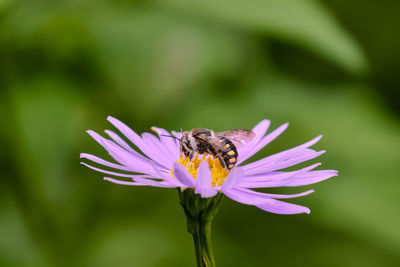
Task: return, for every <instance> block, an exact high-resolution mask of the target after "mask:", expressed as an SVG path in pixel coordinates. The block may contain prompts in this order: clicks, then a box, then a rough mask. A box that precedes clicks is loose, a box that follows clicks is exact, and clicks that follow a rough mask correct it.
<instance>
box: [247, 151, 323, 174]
mask: <svg viewBox="0 0 400 267" xmlns="http://www.w3.org/2000/svg"><path fill="white" fill-rule="evenodd" d="M323 153H325V150H322V151H318V152H313V153H306V154H305V155H300V156H298V157H294V158H291V159H288V160H285V161H278V162H271V163H269V164H265V165H264V166H259V167H253V168H251V167H249V166H248V165H246V166H243V168H244V172H245V173H246V174H247V175H254V174H262V173H265V172H271V171H276V170H280V169H285V168H288V167H291V166H294V165H297V164H299V163H301V162H304V161H307V160H310V159H314V158H316V157H318V156H320V155H322V154H323ZM249 165H250V164H249ZM245 167H247V168H245Z"/></svg>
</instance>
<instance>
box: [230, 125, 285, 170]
mask: <svg viewBox="0 0 400 267" xmlns="http://www.w3.org/2000/svg"><path fill="white" fill-rule="evenodd" d="M288 126H289V123H285V124H283V125H281V126H279V127H278V128H277V129H275V130H274V131H272V132H271V133H269V134H267V135H266V136H265V137H264V138H262V139H261V140H260V141H259V142H258V143H257V144H256V145H255V146H253V147H252V148H251V149H249V150H248V151H247V152H246V153H244V154H243V155H240V154H239V158H238V164H240V163H242V162H243V161H245V160H246V159H248V158H250V157H251V156H253V155H254V154H256V153H257V152H258V151H259V150H261V149H262V148H263V147H265V146H266V145H267V144H269V143H271V142H272V141H273V140H274V139H275V138H277V137H278V136H279V135H280V134H281V133H282V132H284V131H285V130H286V128H287V127H288Z"/></svg>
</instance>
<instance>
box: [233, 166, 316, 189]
mask: <svg viewBox="0 0 400 267" xmlns="http://www.w3.org/2000/svg"><path fill="white" fill-rule="evenodd" d="M320 165H321V163H316V164H313V165H311V166H308V167H305V168H302V169H300V170H297V171H291V172H269V173H265V174H257V175H247V174H246V175H245V176H244V177H243V178H242V181H241V183H240V186H241V187H246V188H262V187H271V186H272V187H274V186H273V185H274V184H275V183H276V184H282V182H283V181H287V180H289V179H291V178H293V177H298V176H299V175H301V174H304V173H306V172H309V171H311V170H313V169H315V168H316V167H318V166H320Z"/></svg>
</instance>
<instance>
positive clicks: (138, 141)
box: [107, 116, 172, 169]
mask: <svg viewBox="0 0 400 267" xmlns="http://www.w3.org/2000/svg"><path fill="white" fill-rule="evenodd" d="M107 119H108V121H109V122H111V123H112V124H113V125H114V126H115V127H116V128H117V129H118V130H119V131H120V132H121V133H122V134H124V135H125V136H126V137H127V138H128V139H129V140H130V141H131V142H132V143H133V144H134V145H135V146H137V147H138V148H139V149H140V150H141V151H142V152H143V153H144V154H145V155H146V156H148V157H149V158H151V159H152V160H154V161H156V162H157V163H159V164H161V165H163V166H165V167H166V168H169V169H170V167H171V165H170V164H166V162H165V160H164V159H162V158H161V157H160V156H159V155H160V153H157V152H158V149H157V150H153V149H152V147H150V146H149V145H148V144H147V143H146V142H144V141H143V140H142V138H141V137H140V136H139V135H138V134H137V133H135V132H134V131H133V130H132V129H131V128H129V127H128V126H126V125H125V124H124V123H122V122H121V121H119V120H117V119H115V118H113V117H111V116H108V118H107ZM171 162H172V161H171ZM171 162H169V163H171Z"/></svg>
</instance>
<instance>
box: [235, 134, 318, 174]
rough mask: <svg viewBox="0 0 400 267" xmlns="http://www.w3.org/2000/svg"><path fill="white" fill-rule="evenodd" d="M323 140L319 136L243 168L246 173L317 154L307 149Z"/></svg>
mask: <svg viewBox="0 0 400 267" xmlns="http://www.w3.org/2000/svg"><path fill="white" fill-rule="evenodd" d="M321 138H322V135H319V136H317V137H316V138H314V139H312V140H310V141H308V142H306V143H304V144H302V145H299V146H297V147H294V148H291V149H288V150H285V151H282V152H279V153H276V154H274V155H271V156H268V157H266V158H263V159H260V160H257V161H255V162H252V163H249V164H246V165H245V166H243V169H244V170H245V171H246V170H248V169H252V168H255V167H260V166H265V164H268V163H271V162H278V161H284V160H287V159H291V158H293V157H295V156H301V155H305V154H310V153H313V152H315V151H314V150H312V149H307V148H308V147H310V146H312V145H314V144H315V143H317V142H318V141H319V140H320V139H321Z"/></svg>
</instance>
